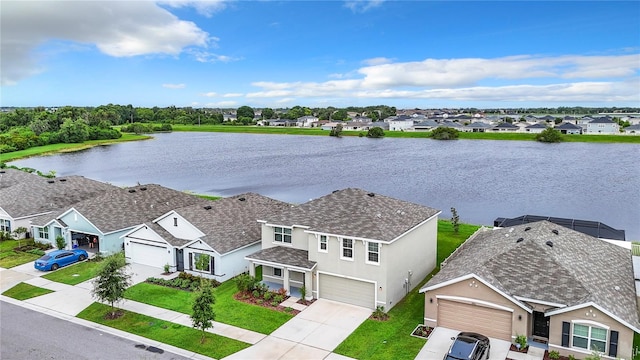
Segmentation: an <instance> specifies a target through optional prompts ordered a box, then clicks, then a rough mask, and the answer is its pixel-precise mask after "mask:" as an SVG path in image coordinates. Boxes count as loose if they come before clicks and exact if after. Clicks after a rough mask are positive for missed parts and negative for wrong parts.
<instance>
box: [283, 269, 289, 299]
mask: <svg viewBox="0 0 640 360" xmlns="http://www.w3.org/2000/svg"><path fill="white" fill-rule="evenodd" d="M282 270H284V271H283V273H284V274H282V278H283V284H282V287H283V288H284V289H285V290H287V295H291V291H289V269H288V268H284V269H282Z"/></svg>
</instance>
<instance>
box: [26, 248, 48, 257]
mask: <svg viewBox="0 0 640 360" xmlns="http://www.w3.org/2000/svg"><path fill="white" fill-rule="evenodd" d="M27 252H28V253H29V254H34V255H40V256H42V255H44V254H45V253H44V251H42V250H40V249H31V250H29V251H27Z"/></svg>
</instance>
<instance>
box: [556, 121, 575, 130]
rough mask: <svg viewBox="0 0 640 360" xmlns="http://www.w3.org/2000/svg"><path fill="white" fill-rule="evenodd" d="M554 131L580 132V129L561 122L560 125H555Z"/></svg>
mask: <svg viewBox="0 0 640 360" xmlns="http://www.w3.org/2000/svg"><path fill="white" fill-rule="evenodd" d="M554 129H557V130H580V129H582V128H581V127H580V126H578V125H574V124H572V123H568V122H563V123H562V124H560V125H556V126H555V128H554Z"/></svg>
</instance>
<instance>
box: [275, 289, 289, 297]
mask: <svg viewBox="0 0 640 360" xmlns="http://www.w3.org/2000/svg"><path fill="white" fill-rule="evenodd" d="M277 294H278V295H280V296H282V297H285V296H287V289H285V288H280V289H278V292H277Z"/></svg>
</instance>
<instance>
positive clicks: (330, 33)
mask: <svg viewBox="0 0 640 360" xmlns="http://www.w3.org/2000/svg"><path fill="white" fill-rule="evenodd" d="M0 21H1V23H0V30H1V46H0V51H1V53H0V77H1V83H0V84H1V88H0V91H1V92H0V106H64V105H71V106H99V105H104V104H109V103H112V104H121V105H127V104H132V105H133V106H137V107H154V106H158V107H166V106H176V107H186V106H191V107H196V108H201V107H214V108H217V107H222V108H237V107H240V106H244V105H248V106H251V107H254V108H262V107H271V108H287V107H293V106H296V105H300V106H309V107H328V106H334V107H347V106H370V105H389V106H395V107H397V108H421V109H426V108H459V107H476V108H519V107H558V106H585V107H600V106H606V107H614V106H616V107H626V106H631V107H640V25H639V24H640V1H628V2H616V1H603V2H598V1H550V2H545V1H494V2H489V1H444V2H439V1H392V0H387V1H384V0H370V1H351V0H348V1H341V0H327V1H302V0H300V1H269V0H265V1H222V0H221V1H186V0H168V1H151V0H136V1H124V0H110V1H99V0H84V1H59V0H45V1H31V0H20V1H12V0H8V1H7V0H1V1H0Z"/></svg>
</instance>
